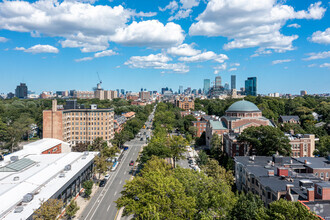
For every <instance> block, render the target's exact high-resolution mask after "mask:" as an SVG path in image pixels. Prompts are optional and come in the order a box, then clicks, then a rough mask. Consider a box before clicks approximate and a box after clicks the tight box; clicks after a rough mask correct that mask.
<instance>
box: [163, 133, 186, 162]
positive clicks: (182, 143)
mask: <svg viewBox="0 0 330 220" xmlns="http://www.w3.org/2000/svg"><path fill="white" fill-rule="evenodd" d="M187 145H188V141H187V140H186V139H185V138H184V137H182V136H172V137H169V138H167V141H166V146H167V147H169V149H170V153H171V157H172V158H173V162H174V167H175V164H176V161H178V160H179V159H183V158H185V156H183V153H184V152H186V146H187Z"/></svg>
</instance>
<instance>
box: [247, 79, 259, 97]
mask: <svg viewBox="0 0 330 220" xmlns="http://www.w3.org/2000/svg"><path fill="white" fill-rule="evenodd" d="M245 93H246V95H252V96H257V77H248V78H247V80H245Z"/></svg>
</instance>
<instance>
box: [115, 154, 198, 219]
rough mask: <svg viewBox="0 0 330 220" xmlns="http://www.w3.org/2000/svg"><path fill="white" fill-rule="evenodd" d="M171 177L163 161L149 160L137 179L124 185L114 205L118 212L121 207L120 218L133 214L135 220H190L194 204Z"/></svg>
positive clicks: (157, 159)
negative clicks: (122, 208)
mask: <svg viewBox="0 0 330 220" xmlns="http://www.w3.org/2000/svg"><path fill="white" fill-rule="evenodd" d="M172 173H173V171H172V169H171V166H170V165H168V164H167V163H166V162H165V161H164V160H163V159H159V158H156V157H153V158H152V159H151V160H149V161H148V162H147V163H146V165H145V167H144V168H143V169H142V171H141V176H136V177H135V178H134V179H133V180H132V181H130V182H127V183H126V184H125V186H124V188H125V189H124V190H123V191H122V193H121V194H122V196H121V197H120V198H119V199H118V200H117V201H116V203H117V206H118V208H121V207H125V208H124V211H123V215H124V216H129V215H132V214H133V215H134V217H135V218H136V219H192V217H193V216H194V214H195V213H196V209H195V206H196V203H195V200H194V198H192V197H189V196H187V195H186V194H185V191H184V187H183V185H182V184H181V183H180V182H179V180H177V179H176V178H175V177H174V176H173V175H172Z"/></svg>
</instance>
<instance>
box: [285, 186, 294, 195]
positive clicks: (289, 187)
mask: <svg viewBox="0 0 330 220" xmlns="http://www.w3.org/2000/svg"><path fill="white" fill-rule="evenodd" d="M292 187H293V185H292V184H286V191H287V193H288V194H291V188H292Z"/></svg>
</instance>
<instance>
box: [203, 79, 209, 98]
mask: <svg viewBox="0 0 330 220" xmlns="http://www.w3.org/2000/svg"><path fill="white" fill-rule="evenodd" d="M210 84H211V81H210V79H204V88H203V92H204V94H208V93H209V91H210Z"/></svg>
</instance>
